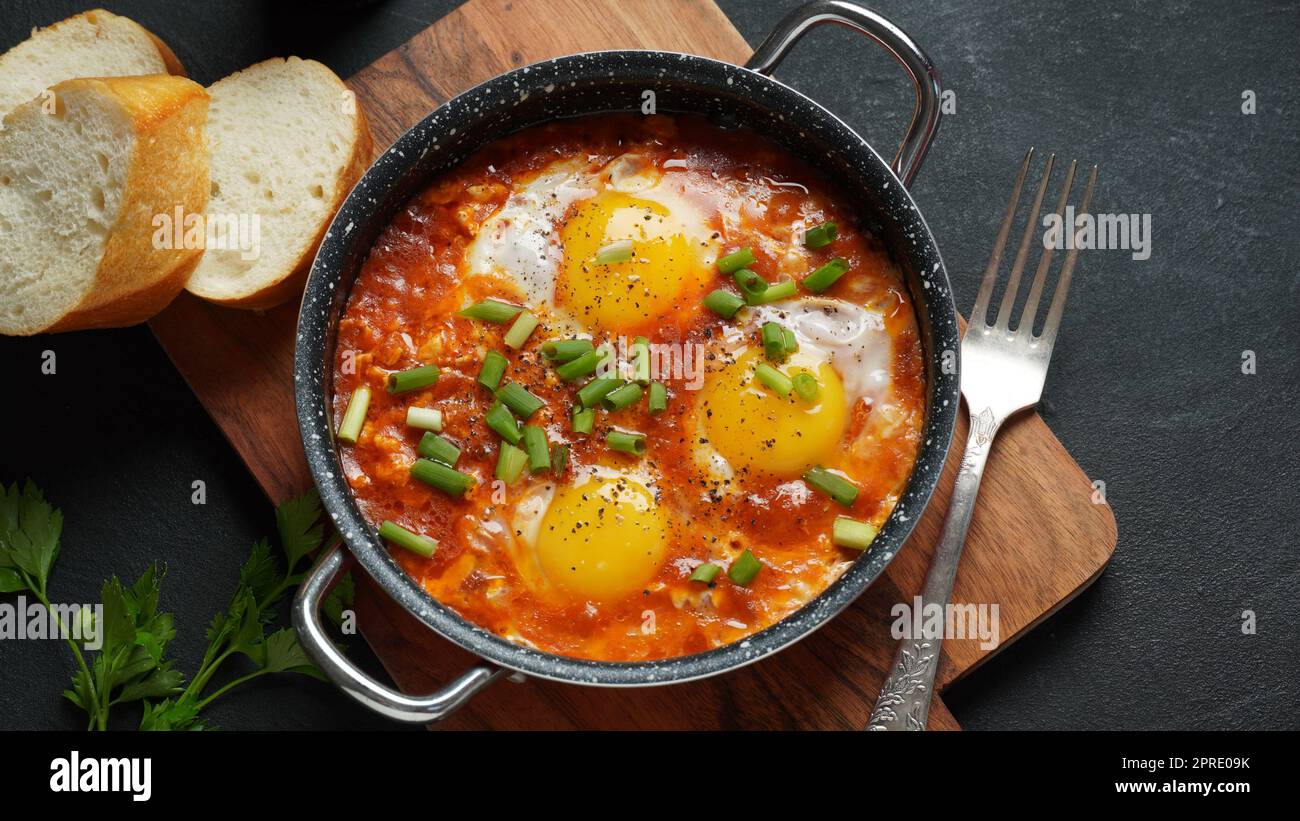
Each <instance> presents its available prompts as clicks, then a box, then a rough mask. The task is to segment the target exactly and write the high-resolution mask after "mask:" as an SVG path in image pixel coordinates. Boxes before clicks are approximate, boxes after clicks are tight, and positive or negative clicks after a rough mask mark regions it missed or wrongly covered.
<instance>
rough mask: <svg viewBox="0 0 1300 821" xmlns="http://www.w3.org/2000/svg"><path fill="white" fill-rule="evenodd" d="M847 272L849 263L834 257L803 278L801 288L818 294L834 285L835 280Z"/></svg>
mask: <svg viewBox="0 0 1300 821" xmlns="http://www.w3.org/2000/svg"><path fill="white" fill-rule="evenodd" d="M847 270H849V263H848V262H846V261H845V260H843V259H841V258H840V257H836V258H835V259H833V260H831V261H830V262H828V263H826V264H825V265H823V266H822V267H820V268H818V269H817V270H816V271H813V272H812V273H811V274H809V275H808V276H806V277H804V278H803V287H805V288H807V289H808V290H810V291H812V292H813V293H817V294H820V293H821V292H822V291H825V290H826V289H827V288H829V287H831V286H832V285H834V284H835V280H837V279H839V278H840V277H842V276H844V272H845V271H847Z"/></svg>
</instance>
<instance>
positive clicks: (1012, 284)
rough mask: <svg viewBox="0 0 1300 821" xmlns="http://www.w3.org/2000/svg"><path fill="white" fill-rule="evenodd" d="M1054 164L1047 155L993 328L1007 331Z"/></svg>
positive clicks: (1052, 156)
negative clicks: (1041, 177)
mask: <svg viewBox="0 0 1300 821" xmlns="http://www.w3.org/2000/svg"><path fill="white" fill-rule="evenodd" d="M1055 164H1056V155H1055V154H1048V155H1047V163H1046V165H1044V166H1043V179H1042V180H1040V181H1039V183H1038V192H1037V193H1036V194H1035V195H1034V206H1033V208H1031V209H1029V218H1028V219H1027V220H1025V232H1024V234H1022V235H1021V237H1020V250H1018V251H1016V261H1015V263H1014V264H1012V266H1011V277H1010V278H1009V279H1008V280H1007V290H1006V292H1005V293H1004V294H1003V295H1002V306H1001V307H1000V308H998V321H997V322H995V323H993V325H994V327H996V328H1001V329H1002V330H1004V331H1005V330H1006V329H1007V327H1008V326H1007V322H1008V320H1009V318H1010V317H1011V307H1012V306H1013V305H1015V304H1016V292H1017V291H1019V290H1020V275H1021V274H1022V273H1023V272H1024V270H1025V260H1026V259H1028V258H1029V246H1030V245H1031V244H1032V243H1033V241H1034V237H1036V236H1038V214H1039V212H1040V211H1042V208H1043V196H1044V195H1045V194H1046V193H1047V184H1048V183H1049V182H1051V181H1052V166H1053V165H1055Z"/></svg>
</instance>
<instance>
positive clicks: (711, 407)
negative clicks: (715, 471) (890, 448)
mask: <svg viewBox="0 0 1300 821" xmlns="http://www.w3.org/2000/svg"><path fill="white" fill-rule="evenodd" d="M761 362H763V352H762V351H761V350H756V349H751V350H749V351H746V352H745V353H743V354H741V355H740V356H739V357H737V358H736V359H735V361H733V362H730V363H728V364H727V365H725V366H724V367H723V368H722V369H720V370H719V371H718V372H716V373H714V374H711V375H710V377H709V378H708V379H707V380H706V383H705V386H704V391H703V395H702V396H701V402H702V403H703V404H702V406H701V407H702V408H703V410H704V420H705V427H706V429H707V431H708V438H709V442H710V443H711V444H712V445H713V447H715V448H716V449H717V451H718V453H720V454H722V456H723V458H724V459H726V460H727V462H728V463H729V464H730V465H731V466H732V468H733V469H735V470H741V469H749V470H757V471H762V472H766V473H771V474H775V475H777V476H781V477H789V478H793V477H796V476H799V475H801V474H802V473H803V472H804V471H805V470H807V469H808V468H810V467H812V466H814V465H817V464H819V463H821V464H824V463H827V462H830V461H833V460H832V457H833V456H834V454H835V451H836V450H837V449H838V448H839V447H840V442H841V439H842V438H843V436H844V430H845V428H846V426H847V425H848V410H847V408H846V406H845V402H844V386H843V384H842V383H841V382H840V377H839V375H838V374H837V373H836V372H835V369H834V368H832V367H831V366H830V364H829V363H826V362H820V363H819V362H817V361H816V360H810V359H808V358H806V357H803V356H801V355H800V354H795V355H794V357H792V358H791V359H790V360H789V361H788V362H787V363H785V364H783V365H779V366H778V367H779V369H780V370H781V371H782V372H783V373H785V374H786V375H787V376H790V377H792V378H793V377H794V376H795V374H798V373H811V374H812V375H813V376H814V377H816V379H817V381H818V382H819V383H821V395H820V396H819V397H818V398H817V399H815V400H813V401H812V402H805V401H804V400H802V399H800V398H799V396H798V394H796V393H793V392H791V394H790V395H789V396H781V395H780V394H778V393H776V392H774V391H772V390H771V389H770V388H767V387H765V386H764V385H763V384H762V383H760V382H759V381H758V380H757V379H755V378H754V368H755V367H756V366H757V365H758V364H759V363H761Z"/></svg>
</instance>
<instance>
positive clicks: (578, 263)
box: [556, 191, 704, 331]
mask: <svg viewBox="0 0 1300 821" xmlns="http://www.w3.org/2000/svg"><path fill="white" fill-rule="evenodd" d="M629 240H630V241H631V243H632V256H631V258H630V259H627V260H624V261H618V262H603V263H602V262H597V261H596V256H597V254H599V253H600V251H601V250H602V249H604V248H608V247H609V246H610V245H613V244H614V243H625V242H627V241H629ZM560 241H561V242H562V243H563V246H564V266H563V269H562V270H561V271H560V277H559V281H558V283H557V286H556V301H557V302H558V303H559V304H560V305H563V306H564V307H565V308H567V309H568V311H569V312H570V313H571V314H572V315H573V316H574V318H575V319H577V320H578V321H579V322H582V323H583V324H585V325H587V326H588V327H593V328H594V327H599V328H602V329H605V330H611V331H619V330H624V329H627V328H633V327H636V326H638V325H641V324H644V323H645V322H646V321H647V320H649V319H652V318H658V317H660V316H662V315H663V314H665V313H668V312H670V311H671V310H672V309H673V306H674V305H675V304H677V303H678V302H679V300H680V299H681V298H682V297H683V296H691V295H693V294H694V293H695V292H696V291H697V290H699V288H700V286H701V285H702V282H703V278H704V265H703V264H702V263H701V261H700V253H699V249H697V248H695V247H693V244H692V243H691V241H690V240H689V239H688V232H687V231H686V230H685V227H684V226H683V225H682V224H681V222H680V221H679V220H678V219H677V218H676V217H675V216H674V215H673V214H672V212H671V211H670V210H669V209H668V208H667V207H666V206H664V205H663V204H662V203H659V202H655V201H653V200H647V199H641V198H638V197H633V196H631V195H629V194H625V193H622V192H617V191H606V192H604V193H601V194H598V195H596V196H595V197H593V198H591V199H590V200H587V201H586V202H584V203H583V204H582V205H581V206H579V208H578V210H577V212H576V213H575V214H574V215H573V216H572V217H571V218H570V219H569V220H568V222H566V223H565V225H564V227H563V229H562V230H561V232H560Z"/></svg>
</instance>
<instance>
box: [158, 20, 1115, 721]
mask: <svg viewBox="0 0 1300 821" xmlns="http://www.w3.org/2000/svg"><path fill="white" fill-rule="evenodd" d="M865 47H867V46H866V45H865V43H864V48H865ZM608 48H652V49H665V50H673V51H685V52H692V53H695V54H701V55H706V56H710V57H715V58H718V59H722V60H728V61H731V62H737V63H739V62H743V61H744V60H745V59H746V58H747V57H748V55H749V53H750V49H749V47H748V45H746V43H745V41H744V39H743V38H742V37H741V36H740V35H739V33H737V32H736V30H735V29H734V28H733V27H732V26H731V24H730V23H729V22H728V20H727V18H726V17H725V16H724V15H723V14H722V12H721V11H720V10H719V9H718V8H717V6H715V5H714V4H713V2H712V0H669V2H656V3H640V2H637V3H633V2H619V0H528V2H526V3H525V2H521V0H516V2H505V0H470V2H468V3H466V4H465V5H463V6H461V7H459V8H458V9H457V10H456V11H455V12H453V13H452V14H450V15H448V16H447V17H445V18H443V19H442V20H440V21H438V22H437V23H435V24H434V25H433V26H431V27H430V28H429V29H427V30H425V31H424V32H422V33H421V34H419V35H417V36H416V37H415V38H413V39H412V40H411V41H409V42H408V43H406V44H405V45H403V46H402V47H401V48H398V49H396V50H394V51H392V52H390V53H389V54H387V55H385V56H384V57H382V58H380V59H379V60H377V61H376V62H375V63H373V64H372V65H370V66H369V67H367V68H366V69H364V70H362V71H361V72H360V73H358V74H357V75H356V76H354V77H353V78H351V79H350V80H349V81H348V83H349V85H350V86H351V87H352V88H353V89H354V90H355V91H356V92H357V96H358V99H359V100H360V102H361V104H362V106H363V107H364V108H365V111H366V114H367V116H368V117H369V118H370V123H371V128H372V130H373V133H374V138H375V145H376V148H377V149H378V150H383V149H384V148H386V147H387V146H388V145H389V144H390V143H391V142H392V141H393V140H395V139H396V138H397V137H398V136H399V135H400V134H401V133H402V132H403V131H405V130H406V129H407V128H409V127H410V126H411V125H413V124H415V123H416V122H418V121H419V120H420V119H421V118H423V117H424V116H425V115H426V114H428V113H429V111H431V110H432V109H433V108H435V107H436V106H437V105H439V104H441V103H443V102H445V101H446V100H447V99H449V98H451V97H452V96H454V95H456V94H457V93H459V92H461V91H463V90H465V89H467V88H469V87H470V86H472V85H474V84H476V83H478V82H481V81H483V80H485V79H488V78H490V77H492V76H494V75H496V74H498V73H500V72H502V71H505V70H508V69H510V68H513V67H515V66H520V65H526V64H528V63H532V62H536V61H538V60H543V59H546V58H549V57H554V56H558V55H561V54H568V53H573V52H578V51H591V50H598V49H608ZM938 150H942V140H941V141H940V146H939V148H938ZM920 205H921V207H922V210H924V207H925V203H924V202H922V203H920ZM991 240H992V238H991V237H990V241H991ZM296 314H297V306H296V305H285V306H281V307H280V308H277V309H275V310H272V311H270V312H266V313H251V312H244V311H238V310H232V309H225V308H218V307H215V306H212V305H209V304H207V303H204V302H202V301H200V300H198V299H195V298H193V297H189V296H188V295H186V296H183V297H182V298H181V299H179V300H177V301H176V302H175V303H174V304H173V305H172V306H171V307H170V308H169V309H168V310H167V311H165V312H163V313H162V314H160V315H159V316H158V317H156V318H155V319H154V320H153V322H152V323H151V326H152V328H153V331H154V333H155V335H156V336H157V337H158V340H159V341H160V343H161V344H162V346H163V348H164V349H165V350H166V351H167V353H168V355H169V356H170V357H171V359H172V361H173V362H174V363H175V365H176V367H177V368H178V369H179V370H180V372H181V373H182V375H183V376H184V377H185V379H186V381H187V382H188V383H189V385H190V386H191V388H193V390H194V392H195V394H196V395H197V396H198V398H199V400H200V401H201V402H202V403H203V405H204V407H206V408H207V409H208V411H209V412H210V413H211V414H212V417H213V419H214V420H216V422H217V424H218V425H219V426H220V428H221V429H222V431H224V432H225V435H226V436H227V437H228V438H229V440H230V442H231V444H232V445H233V446H234V447H235V449H236V450H237V451H238V452H239V454H240V455H241V457H242V458H243V459H244V461H245V462H246V463H247V464H248V467H249V469H250V470H251V471H252V473H253V475H254V477H255V478H256V480H257V481H258V483H259V484H260V485H261V487H262V488H263V489H264V490H265V491H266V493H267V494H268V496H270V497H271V498H272V499H273V500H279V499H283V498H286V497H288V496H290V495H293V494H295V493H299V492H301V491H302V490H304V489H306V488H307V487H309V486H310V484H311V477H310V475H309V474H308V472H307V467H306V464H305V463H304V461H303V457H302V448H301V445H300V444H299V439H298V429H297V422H296V420H295V415H294V405H293V397H292V393H291V386H292V382H293V380H292V359H293V339H294V324H295V320H296ZM963 417H964V414H963ZM965 435H966V422H965V420H964V418H963V420H962V422H961V423H960V425H959V428H958V431H957V434H956V436H955V438H954V442H953V452H952V454H951V455H950V457H949V459H948V464H947V467H946V468H945V472H944V475H943V478H942V480H941V482H940V484H939V489H938V490H937V491H936V493H935V497H934V501H933V502H932V503H931V505H930V507H929V508H928V510H927V511H926V513H925V515H924V516H923V517H922V519H921V521H920V522H918V524H917V527H916V531H915V533H914V535H913V536H912V538H911V540H910V541H909V542H908V544H907V545H906V546H905V547H904V549H903V551H902V552H901V553H900V554H899V556H898V557H897V558H896V559H895V560H894V562H893V563H892V564H891V565H890V567H889V569H888V570H887V571H886V573H885V574H884V576H882V578H881V579H880V580H878V581H877V582H876V584H875V585H873V586H872V587H871V589H870V590H868V591H867V592H866V593H865V594H864V595H863V596H862V597H861V598H860V599H859V600H858V601H857V602H856V603H855V604H854V605H853V606H852V607H850V608H849V609H848V610H847V611H845V612H844V613H843V614H842V615H840V616H839V617H837V618H836V619H835V620H834V621H833V622H831V623H830V624H829V625H827V626H826V627H824V628H823V629H821V630H820V631H818V632H817V633H815V634H814V635H812V636H810V637H809V638H808V639H806V640H804V641H802V642H800V643H799V644H797V645H795V646H793V647H791V648H789V649H787V650H785V651H783V652H781V653H780V654H778V655H776V656H774V657H771V658H768V659H766V660H764V661H762V662H759V663H757V664H754V665H752V666H750V667H747V668H745V669H743V670H739V671H736V672H733V673H730V674H728V675H726V676H722V677H718V678H714V679H710V680H707V681H703V682H695V683H691V684H684V685H676V686H673V687H657V688H641V689H632V690H613V689H599V688H590V687H576V686H572V685H564V684H555V683H550V682H540V681H529V682H526V683H524V684H513V683H503V684H499V685H497V686H495V687H493V688H492V689H490V690H489V691H487V692H486V693H484V694H482V695H480V696H479V697H478V698H476V699H475V700H474V701H473V702H472V703H471V704H470V705H469V706H468V707H467V708H465V709H463V710H462V711H461V712H460V713H458V714H457V715H455V716H453V717H452V718H451V719H450V720H449V721H447V722H445V723H444V724H442V725H440V726H441V727H448V728H478V729H485V728H533V729H542V728H609V729H615V728H682V729H685V728H693V729H728V728H734V729H741V728H792V729H793V728H800V729H808V728H837V729H853V728H861V727H862V726H864V725H865V723H866V720H867V715H868V713H869V712H870V709H871V705H872V703H873V702H874V700H875V695H876V691H877V688H878V687H879V684H880V682H881V681H882V680H883V678H884V670H885V668H886V667H887V666H888V664H889V661H890V658H891V657H892V653H893V647H894V642H893V640H892V639H891V638H890V636H889V624H890V617H889V612H890V608H891V607H892V606H893V605H894V604H895V603H897V602H910V600H911V597H912V596H913V595H914V594H915V593H916V591H918V590H919V589H920V587H921V581H922V579H923V577H924V575H925V570H926V567H927V566H928V562H929V556H930V553H931V551H932V549H933V545H934V543H935V541H936V539H937V536H938V532H939V527H940V525H941V523H942V520H943V511H944V510H945V509H946V506H947V500H948V496H949V494H950V492H951V489H952V481H953V477H954V475H955V471H956V463H957V461H958V457H959V455H960V452H961V448H962V444H963V443H964V442H965ZM1115 540H1116V526H1115V519H1114V516H1113V515H1112V514H1111V511H1110V508H1109V507H1107V506H1106V505H1104V504H1094V503H1093V500H1092V486H1091V484H1090V482H1089V480H1088V477H1086V476H1085V475H1084V474H1083V472H1082V471H1081V470H1080V469H1079V467H1078V465H1076V464H1075V462H1074V460H1073V459H1071V458H1070V455H1069V453H1067V452H1066V451H1065V449H1064V447H1062V446H1061V443H1060V442H1059V441H1057V439H1056V437H1055V436H1053V435H1052V433H1051V431H1050V430H1049V429H1048V428H1047V426H1046V424H1044V422H1043V420H1042V419H1041V418H1040V417H1039V416H1038V415H1037V414H1034V413H1030V414H1024V415H1021V416H1020V417H1017V418H1016V419H1014V420H1012V421H1011V422H1009V423H1007V424H1006V425H1005V426H1004V427H1003V428H1002V431H1001V433H1000V434H999V436H998V440H997V444H996V446H995V447H994V448H993V452H992V454H991V456H990V458H989V464H988V468H987V471H986V473H985V477H984V484H983V487H982V489H981V491H980V500H979V504H978V505H977V506H976V509H975V514H974V517H973V520H972V523H971V530H970V536H969V537H968V539H967V543H966V550H965V555H964V556H963V559H962V564H961V569H960V571H959V573H958V576H957V583H956V589H955V592H954V600H955V601H959V602H963V603H976V604H980V603H983V604H990V605H991V604H996V605H997V606H998V608H999V617H1000V618H999V624H1000V630H1001V635H1000V638H1001V644H1000V646H999V648H998V649H1000V647H1005V646H1006V645H1007V644H1009V643H1010V642H1011V641H1013V640H1014V639H1015V638H1016V637H1017V636H1019V635H1021V634H1022V633H1023V632H1024V631H1026V630H1028V629H1030V628H1032V627H1033V626H1034V625H1035V624H1037V623H1038V622H1039V621H1041V620H1042V619H1043V618H1046V617H1047V616H1048V615H1050V614H1051V613H1052V612H1054V611H1055V610H1056V609H1057V608H1058V607H1060V606H1061V605H1062V604H1064V603H1065V602H1067V601H1069V600H1070V599H1071V598H1072V597H1073V596H1074V595H1075V594H1076V593H1077V592H1078V591H1080V590H1081V589H1083V588H1084V587H1086V586H1087V585H1088V584H1089V583H1090V582H1091V581H1092V580H1093V579H1095V578H1096V576H1097V575H1098V574H1099V573H1100V572H1101V570H1102V568H1103V567H1104V566H1105V564H1106V562H1107V561H1108V560H1109V558H1110V555H1111V553H1112V552H1113V550H1114V547H1115ZM356 609H357V616H358V624H359V626H360V628H361V630H362V633H363V634H364V636H365V638H366V640H367V641H368V642H369V643H370V645H371V646H372V647H373V648H374V649H375V651H376V653H377V654H378V655H379V657H380V658H381V659H382V660H383V662H384V664H385V666H386V667H387V669H388V670H389V672H390V673H391V674H392V675H393V678H394V680H395V681H397V683H398V685H399V686H401V687H402V688H403V689H404V690H407V691H408V692H427V691H430V690H433V689H435V688H436V687H437V686H439V685H440V684H442V683H445V682H446V681H447V680H448V679H449V678H450V677H451V676H452V675H454V674H455V673H456V672H458V671H460V670H461V669H463V668H464V667H466V666H467V665H469V664H471V663H472V662H473V659H472V658H471V657H470V656H469V654H467V653H465V652H464V651H462V650H460V649H459V648H456V647H454V646H452V645H450V644H449V643H447V642H445V641H443V640H441V639H439V638H437V637H435V636H433V635H432V634H430V633H429V632H428V631H426V630H424V629H423V628H422V627H421V626H420V625H419V624H418V623H417V622H416V621H415V620H414V619H413V618H412V617H411V616H410V615H409V614H407V613H406V612H405V611H403V610H402V609H401V608H400V607H398V606H397V605H395V604H394V603H393V602H392V601H391V600H390V599H388V598H387V597H386V596H385V595H384V594H383V593H382V591H379V590H377V589H375V587H374V586H373V583H371V582H369V580H367V579H359V580H358V596H357V605H356ZM994 652H996V649H989V648H985V647H982V646H980V642H979V641H977V640H974V639H969V640H958V641H947V642H945V643H944V646H943V659H942V662H941V666H940V669H939V685H938V686H939V688H940V689H942V688H943V687H944V686H946V685H948V684H950V683H951V682H953V681H954V680H956V679H958V678H960V677H961V676H963V675H965V674H966V673H968V672H969V671H970V670H972V669H974V668H975V667H977V666H978V665H979V664H980V663H981V662H982V661H984V660H985V659H986V658H988V657H989V656H990V655H992V653H994ZM936 702H937V703H936V705H935V708H934V709H933V710H932V711H931V714H930V726H931V728H934V729H958V725H957V722H956V721H955V720H954V719H953V717H952V715H951V714H950V713H949V712H948V711H947V710H946V708H944V707H943V705H942V704H941V703H938V702H939V699H936Z"/></svg>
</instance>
